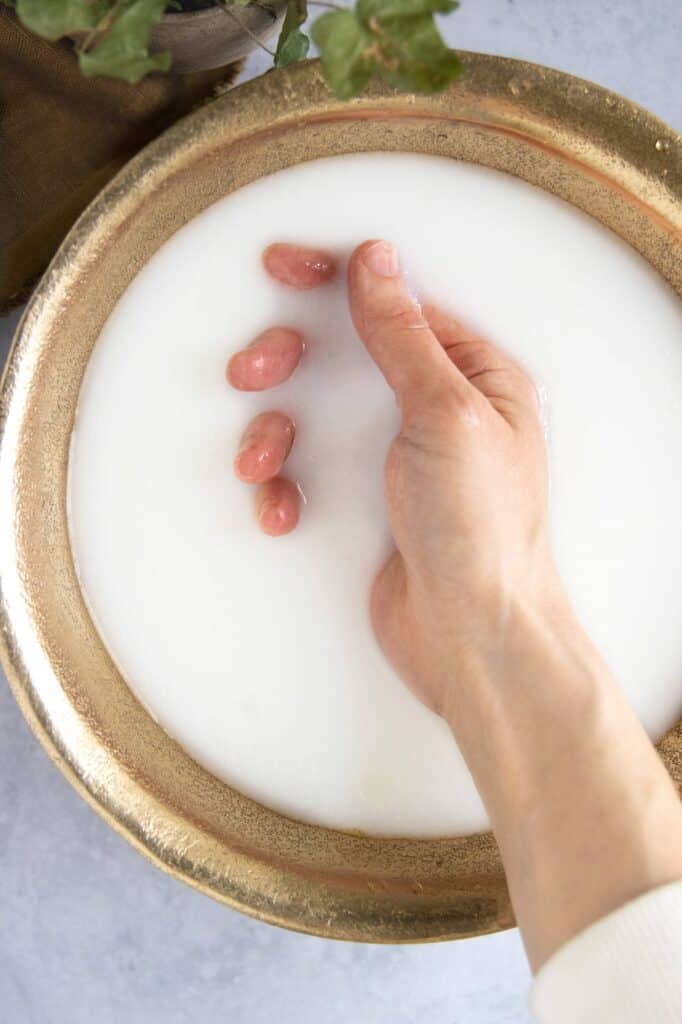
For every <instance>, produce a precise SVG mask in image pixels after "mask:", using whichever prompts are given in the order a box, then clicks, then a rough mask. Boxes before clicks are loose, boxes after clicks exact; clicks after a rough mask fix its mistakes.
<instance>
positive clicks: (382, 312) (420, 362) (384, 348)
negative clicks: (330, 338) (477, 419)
mask: <svg viewBox="0 0 682 1024" xmlns="http://www.w3.org/2000/svg"><path fill="white" fill-rule="evenodd" d="M348 296H349V301H350V311H351V316H352V318H353V323H354V325H355V329H356V331H357V332H358V334H359V335H360V338H361V339H362V341H363V342H364V344H365V347H366V349H367V351H368V352H369V354H370V356H371V357H372V359H373V360H374V362H375V363H376V364H377V366H378V367H379V369H380V370H381V372H382V374H383V375H384V377H385V378H386V381H387V383H388V385H389V387H391V388H392V389H393V391H394V392H395V394H396V397H397V399H398V402H399V403H400V405H401V406H404V404H405V402H406V401H408V400H409V401H410V402H411V403H412V404H414V403H415V401H420V400H424V399H425V398H426V396H433V395H434V394H435V393H436V392H437V391H439V390H441V388H442V387H443V386H444V385H445V384H450V385H451V384H452V378H453V376H454V377H459V376H460V375H459V374H458V373H457V372H456V371H454V367H453V366H452V364H451V362H450V360H449V359H448V357H447V355H446V354H445V352H444V351H443V348H442V346H441V345H440V343H439V342H438V339H437V338H436V336H435V334H434V333H433V331H432V330H431V328H430V327H429V325H428V323H427V322H426V320H425V318H424V317H423V315H422V312H421V309H420V308H419V306H418V305H417V304H416V303H415V302H414V301H413V299H412V298H411V297H410V295H409V293H408V291H407V289H406V287H405V282H404V280H403V276H402V274H401V271H400V261H399V258H398V253H397V250H396V249H395V248H394V246H392V245H390V244H389V243H388V242H382V241H370V242H363V244H362V245H360V246H358V248H357V249H356V250H355V252H354V253H353V255H352V256H351V258H350V263H349V265H348ZM453 371H454V372H453ZM461 381H462V384H464V385H466V381H464V378H461Z"/></svg>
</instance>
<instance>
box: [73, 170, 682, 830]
mask: <svg viewBox="0 0 682 1024" xmlns="http://www.w3.org/2000/svg"><path fill="white" fill-rule="evenodd" d="M372 237H386V238H389V239H391V240H392V241H393V242H395V243H396V244H397V245H398V246H399V248H400V250H401V252H402V255H403V259H404V262H405V263H406V265H407V267H408V268H409V274H410V280H411V283H412V285H413V287H414V289H415V291H416V292H417V293H418V294H419V295H420V296H421V297H423V298H428V299H431V300H434V301H436V302H438V303H440V304H442V305H444V306H445V307H449V308H450V309H452V310H453V311H455V312H457V313H458V314H459V315H460V316H461V317H462V318H463V319H465V320H466V321H468V322H469V323H470V324H471V325H472V326H474V327H476V328H477V329H478V330H480V331H481V332H483V333H485V334H487V335H488V336H489V337H490V338H491V339H493V340H495V341H497V342H498V343H500V344H502V345H504V346H505V347H507V348H508V349H509V350H510V351H511V352H512V353H514V354H515V355H516V356H517V357H518V358H519V359H520V360H522V361H523V363H524V364H525V365H526V366H527V367H528V369H529V370H530V371H531V372H532V374H533V375H534V377H535V379H536V381H537V382H538V384H539V385H540V386H541V387H542V388H543V389H544V391H545V393H546V395H547V400H548V407H547V410H548V421H549V437H550V447H551V461H552V503H553V527H554V534H555V545H556V552H557V557H558V561H559V565H560V568H561V570H562V573H563V576H564V579H565V581H566V584H567V586H568V588H569V590H570V593H571V595H572V597H573V599H574V602H575V605H576V607H577V609H578V611H579V614H580V615H581V618H582V620H583V622H584V624H585V626H586V627H587V629H588V630H589V631H590V632H591V633H592V635H593V637H594V639H595V640H596V642H597V644H598V646H599V647H600V649H601V650H602V652H603V654H604V655H605V657H606V658H607V660H608V661H609V662H610V664H611V666H612V668H613V670H614V671H615V672H616V674H617V676H618V678H619V680H620V682H621V684H622V686H623V687H624V689H625V691H626V693H627V695H628V697H629V699H630V700H631V701H632V703H633V705H634V707H635V709H636V710H637V712H638V714H639V715H640V717H641V719H642V721H643V723H644V725H645V726H646V728H647V730H648V731H649V733H650V734H651V735H652V736H653V737H658V736H659V735H660V734H662V732H663V731H664V730H665V729H666V728H667V727H668V726H670V725H671V724H672V723H673V721H674V720H675V719H676V718H677V717H678V716H679V714H680V711H681V710H682V539H681V536H680V533H681V530H682V402H681V397H680V396H682V309H681V306H680V303H679V302H678V300H677V299H676V297H675V296H674V295H673V293H672V292H671V291H670V290H669V289H668V288H667V287H666V286H665V284H664V283H663V282H662V280H661V279H660V278H659V277H658V276H657V275H656V273H655V272H654V271H653V270H652V269H651V268H650V267H649V266H648V265H647V264H646V263H645V262H644V261H643V260H642V259H641V258H640V257H639V256H638V255H637V254H636V253H634V252H633V251H632V250H630V249H629V248H628V247H627V246H625V245H624V244H623V243H622V242H620V241H619V239H618V238H617V237H616V236H614V235H613V234H611V233H610V232H609V231H607V230H606V229H604V228H602V227H601V226H600V225H599V224H597V223H596V222H593V221H592V220H590V219H589V218H587V217H586V216H583V215H582V214H580V213H579V212H577V211H575V210H574V209H572V208H571V207H570V206H568V205H566V204H564V203H562V202H561V201H559V200H557V199H555V198H553V197H551V196H549V195H546V194H545V193H543V192H541V191H539V190H537V189H534V188H532V187H531V186H528V185H526V184H524V183H522V182H520V181H517V180H515V179H513V178H511V177H507V176H505V175H502V174H498V173H496V172H492V171H487V170H483V169H481V168H476V167H470V166H467V165H463V164H458V163H455V162H452V161H448V160H444V159H438V158H433V157H423V156H412V155H403V154H390V155H389V154H376V155H366V156H364V155H361V156H348V157H338V158H333V159H330V160H324V161H315V162H313V163H309V164H305V165H302V166H299V167H296V168H292V169H290V170H287V171H284V172H280V173H279V174H275V175H272V176H270V177H268V178H265V179H264V180H262V181H259V182H256V183H254V184H253V185H250V186H248V187H247V188H244V189H242V190H240V191H239V192H237V193H235V194H234V195H233V196H230V197H228V198H226V199H224V200H223V201H221V202H219V203H217V204H216V205H215V206H213V207H211V208H210V209H209V210H207V211H206V212H205V213H203V214H202V215H201V216H200V217H198V218H196V220H194V221H193V222H191V223H190V224H188V225H187V226H186V227H184V228H183V229H182V230H180V231H179V232H178V233H177V234H176V235H174V237H173V238H172V239H171V240H170V241H169V242H168V243H166V245H164V246H163V247H162V248H161V250H160V251H159V252H158V253H156V255H155V256H154V257H153V259H152V260H151V261H150V262H149V264H148V265H147V266H146V267H145V268H144V270H143V271H142V272H141V273H140V274H139V275H138V276H137V278H136V279H135V280H134V281H133V283H132V284H131V285H130V287H129V288H128V289H127V291H126V292H125V294H124V295H123V297H122V298H121V300H120V302H119V303H118V305H117V306H116V308H115V309H114V311H113V313H112V315H111V317H110V318H109V320H108V321H107V323H106V325H105V327H104V330H103V331H102V334H101V337H100V339H99V341H98V342H97V345H96V347H95V350H94V352H93V355H92V359H91V361H90V365H89V367H88V370H87V373H86V377H85V380H84V383H83V388H82V392H81V399H80V405H79V409H78V414H77V420H76V429H75V434H74V440H73V447H72V454H71V465H70V497H69V500H70V511H69V515H70V526H71V535H72V544H73V551H74V556H75V559H76V563H77V567H78V572H79V576H80V579H81V583H82V586H83V590H84V593H85V595H86V599H87V601H88V604H89V607H90V609H91V612H92V615H93V618H94V620H95V622H96V624H97V626H98V628H99V630H100V633H101V635H102V637H103V639H104V641H105V642H106V644H107V646H108V648H109V650H110V652H111V654H112V656H113V657H114V659H115V661H116V662H117V664H118V665H119V666H120V669H121V671H122V673H123V675H124V676H125V678H126V679H127V680H128V682H129V684H130V686H131V687H132V689H133V690H134V692H135V693H136V694H137V695H138V697H139V698H140V700H141V701H142V702H143V703H144V704H145V705H146V707H147V708H148V709H149V710H150V712H151V713H152V714H153V716H154V717H155V718H156V719H157V720H158V721H159V722H160V723H161V724H162V725H163V726H164V727H165V728H166V729H167V731H168V732H169V733H170V734H171V735H172V736H174V737H175V738H176V739H177V740H178V741H179V742H180V743H181V744H182V745H183V746H184V747H185V748H186V749H187V750H188V751H189V752H190V753H191V754H192V755H193V756H194V757H195V758H196V760H197V761H199V762H200V763H201V764H203V765H204V766H205V767H206V768H208V769H209V770H210V771H212V772H214V773H215V774H216V775H218V776H220V777H221V778H224V779H226V780H227V781H228V782H230V783H231V784H232V785H234V786H235V787H236V788H238V789H241V790H242V791H243V792H245V793H247V794H249V795H250V796H253V797H255V798H256V799H258V800H260V801H261V802H263V803H265V804H268V805H270V806H271V807H274V808H275V809H277V810H280V811H282V812H284V813H286V814H289V815H291V816H292V817H296V818H299V819H302V820H305V821H310V822H316V823H321V824H324V825H330V826H336V827H341V828H357V829H362V830H364V831H367V832H369V833H375V834H389V835H400V834H402V835H413V836H434V835H444V834H455V833H466V832H472V831H476V830H478V829H482V828H484V827H486V826H487V819H486V815H485V812H484V809H483V806H482V804H481V802H480V799H479V797H478V795H477V793H476V790H475V787H474V785H473V782H472V780H471V777H470V775H469V773H468V771H467V769H466V766H465V765H464V763H463V761H462V759H461V757H460V755H459V753H458V751H457V749H456V747H455V745H454V742H453V741H452V739H451V736H450V733H449V731H448V729H447V727H446V726H445V725H444V723H443V722H441V721H440V720H439V719H437V718H436V717H435V716H434V715H432V714H431V712H429V711H427V710H426V709H425V708H423V707H422V706H421V705H420V704H419V703H418V702H417V701H416V699H415V698H414V697H412V696H411V694H410V693H408V692H407V690H406V689H405V688H404V687H403V686H402V685H401V684H400V683H399V682H398V680H397V679H396V678H395V677H394V676H393V673H392V671H391V670H390V669H389V667H388V666H387V665H386V664H385V662H384V660H383V657H382V655H381V654H380V652H379V651H378V649H377V648H376V646H375V642H374V640H373V637H372V634H371V630H370V626H369V622H368V617H367V597H368V593H369V588H370V584H371V580H372V577H373V575H374V573H375V571H376V570H377V568H378V567H379V565H380V564H381V562H382V560H383V558H384V557H385V555H386V553H387V551H388V550H389V535H388V531H387V526H386V517H385V511H384V506H383V497H382V464H383V459H384V456H385V452H386V449H387V446H388V443H389V440H390V438H391V437H392V435H393V433H394V432H395V429H396V423H397V416H396V409H395V404H394V401H393V399H392V396H391V394H390V393H389V391H388V389H387V387H386V386H385V384H384V383H383V380H382V378H381V377H380V375H379V373H378V371H377V370H376V369H375V368H374V366H373V365H372V363H371V362H370V360H369V358H368V357H367V356H366V354H365V352H364V350H363V348H362V346H361V344H360V342H359V341H358V340H357V338H356V336H355V334H354V331H353V329H352V326H351V324H350V320H349V316H348V312H347V306H346V301H345V287H344V284H343V275H341V276H340V280H339V282H338V284H334V285H331V286H329V285H328V286H325V287H323V288H321V289H319V290H318V291H316V292H309V293H304V294H295V293H292V292H291V291H288V290H286V289H284V288H282V287H279V286H277V285H275V284H273V283H272V282H270V281H269V280H268V279H267V278H266V276H265V273H264V271H263V270H262V268H261V263H260V253H261V250H262V249H263V248H264V246H265V245H267V244H269V243H270V242H273V241H300V242H303V243H306V244H313V245H315V244H319V245H321V246H324V247H328V248H331V249H332V251H334V252H336V253H337V254H338V255H339V256H340V257H345V256H347V255H348V254H349V253H350V251H351V250H352V248H353V247H354V246H355V245H356V244H357V243H358V242H360V241H362V240H363V239H365V238H372ZM276 323H284V324H291V325H298V326H300V327H301V328H302V329H303V330H304V331H305V333H306V341H307V350H306V353H305V356H304V360H303V363H302V364H301V366H300V367H299V370H298V371H297V373H296V374H295V376H294V377H293V378H292V379H291V380H290V381H289V382H287V383H285V384H284V385H282V386H281V387H279V388H277V389H276V390H275V391H273V392H270V393H268V394H263V395H245V394H239V393H237V392H234V391H232V390H230V388H229V387H228V386H227V384H226V383H225V379H224V368H225V364H226V362H227V359H228V357H229V356H230V354H231V353H232V352H233V351H235V350H236V349H238V348H241V347H242V346H243V345H244V344H245V343H247V342H248V341H250V340H251V339H252V338H253V337H254V336H255V335H256V334H257V333H258V332H259V331H261V330H262V329H264V328H265V327H267V326H270V325H272V324H276ZM269 408H278V409H282V410H283V411H285V412H289V413H291V414H292V415H293V416H294V418H295V420H296V422H297V425H298V436H297V440H296V445H295V449H294V453H293V455H292V457H291V459H290V463H289V466H288V473H289V474H290V475H291V476H292V477H293V478H295V479H296V480H298V481H300V483H301V486H302V488H303V490H304V492H305V495H306V497H307V505H306V507H305V508H304V510H303V516H302V521H301V524H300V526H299V528H298V529H297V530H296V531H295V532H294V533H293V534H291V535H289V536H288V537H285V538H278V539H272V538H269V537H266V536H264V535H262V534H261V533H260V532H259V531H258V529H257V527H256V525H255V522H254V520H253V518H252V511H251V503H252V495H251V493H250V492H249V490H248V489H247V488H246V487H245V486H244V485H242V484H240V483H238V482H237V480H236V479H235V478H234V476H233V474H232V469H231V464H232V459H233V455H234V452H235V449H236V445H237V442H238V438H239V435H240V433H241V431H242V429H243V427H244V425H245V424H246V423H247V421H248V420H249V419H250V417H251V416H252V415H254V414H255V413H256V412H258V411H260V410H263V409H269ZM559 727H560V726H559V725H557V728H559Z"/></svg>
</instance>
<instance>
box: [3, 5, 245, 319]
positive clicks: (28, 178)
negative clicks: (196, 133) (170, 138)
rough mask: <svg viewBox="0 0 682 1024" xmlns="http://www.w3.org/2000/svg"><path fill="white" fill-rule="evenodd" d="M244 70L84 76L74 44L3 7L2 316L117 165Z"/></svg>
mask: <svg viewBox="0 0 682 1024" xmlns="http://www.w3.org/2000/svg"><path fill="white" fill-rule="evenodd" d="M238 70H239V65H237V64H233V65H230V66H229V67H225V68H219V69H217V70H215V71H202V72H196V73H194V74H187V75H159V74H155V75H151V76H149V77H147V78H144V79H143V80H142V81H141V82H139V83H138V84H137V85H127V84H126V83H125V82H120V81H117V80H116V79H112V78H84V77H83V75H82V74H81V73H80V71H79V69H78V64H77V62H76V58H75V56H74V54H73V50H72V47H71V44H70V43H68V42H66V41H63V42H60V43H57V44H51V43H47V42H46V41H45V40H44V39H40V38H39V37H38V36H34V35H33V34H32V33H30V32H28V31H27V30H26V29H25V28H24V27H23V26H22V25H21V24H20V23H19V22H18V21H17V19H16V17H15V16H14V15H13V14H12V13H11V12H10V11H9V10H8V9H7V8H4V7H2V6H0V315H1V314H2V313H3V312H7V311H8V310H9V309H11V307H12V306H13V305H16V304H17V303H19V302H20V301H21V300H22V295H23V294H24V293H25V292H26V290H27V289H28V287H29V286H30V285H31V284H33V282H34V281H35V280H36V278H37V277H38V276H39V275H40V274H41V273H42V271H43V270H44V269H45V267H46V265H47V263H48V262H49V260H50V258H51V256H52V255H53V253H54V251H55V249H56V248H57V246H58V245H59V243H60V242H61V241H62V239H63V238H64V236H65V234H66V232H67V231H68V229H69V227H70V226H71V224H72V223H73V222H74V220H75V219H76V217H77V216H78V214H79V213H80V212H81V210H82V209H83V208H84V207H85V206H86V205H87V204H88V202H89V201H90V200H91V199H92V197H93V196H94V195H95V194H96V192H97V191H98V190H99V189H100V188H101V187H102V186H103V185H104V183H105V182H106V181H108V179H109V178H111V177H112V175H113V174H114V173H115V172H116V171H117V170H118V168H119V167H120V166H121V165H122V164H123V163H125V161H126V160H128V159H129V158H130V157H131V156H132V155H133V154H134V153H135V152H137V150H138V149H140V148H141V147H142V146H144V145H145V143H147V142H149V141H150V140H151V139H153V138H154V137H155V136H156V135H158V134H159V133H160V132H161V131H163V129H164V128H166V127H168V125H170V124H172V122H173V121H175V120H176V119H177V118H179V117H181V116H182V115H183V114H186V113H188V111H190V110H191V109H192V108H193V107H194V106H196V105H198V104H199V103H201V101H202V100H204V99H206V98H208V97H211V96H212V95H213V94H214V92H215V91H217V90H219V89H220V87H221V86H227V85H228V84H229V83H230V82H231V81H232V80H233V78H234V76H235V75H236V73H237V71H238Z"/></svg>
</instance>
